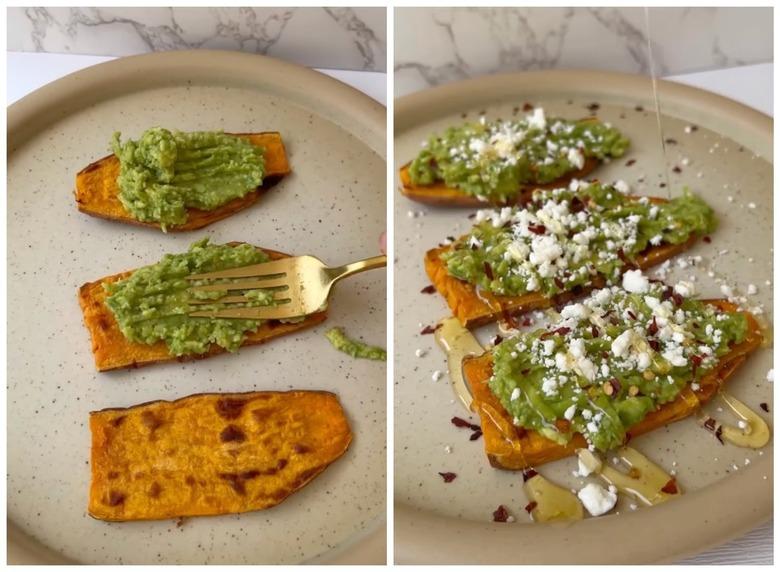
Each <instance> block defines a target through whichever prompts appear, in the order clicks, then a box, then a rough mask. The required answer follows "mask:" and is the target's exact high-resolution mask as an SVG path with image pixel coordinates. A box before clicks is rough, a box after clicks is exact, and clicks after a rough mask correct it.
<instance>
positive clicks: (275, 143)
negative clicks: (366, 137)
mask: <svg viewBox="0 0 780 572" xmlns="http://www.w3.org/2000/svg"><path fill="white" fill-rule="evenodd" d="M235 135H236V136H237V137H243V138H245V139H247V140H248V141H250V142H251V143H252V144H254V145H257V146H258V147H262V148H263V149H264V150H265V153H264V159H265V176H264V177H263V185H262V186H261V187H259V188H257V189H256V190H255V191H252V192H251V193H247V194H246V195H244V196H243V197H240V198H237V199H233V200H232V201H230V202H228V203H225V204H224V205H222V206H221V207H219V208H217V209H214V210H211V211H202V210H198V209H189V210H188V211H187V222H186V223H184V224H181V225H173V226H169V227H168V229H167V230H168V232H177V231H185V230H197V229H199V228H203V227H204V226H207V225H209V224H211V223H213V222H216V221H218V220H222V219H224V218H227V217H229V216H231V215H233V214H235V213H237V212H238V211H240V210H243V209H245V208H247V207H249V206H251V205H253V204H254V203H256V202H257V201H258V200H259V199H260V197H261V196H262V195H263V193H265V191H267V190H268V189H270V188H271V187H273V186H274V185H275V184H276V183H278V182H279V181H281V180H282V178H283V177H284V176H285V175H288V174H289V173H290V165H289V162H288V161H287V153H286V151H285V148H284V142H283V141H282V137H281V135H280V134H279V133H276V132H266V133H237V134H235ZM118 176H119V159H118V158H117V157H116V155H108V156H107V157H103V158H102V159H100V160H98V161H95V162H94V163H92V164H90V165H88V166H87V167H85V168H84V169H82V170H81V171H79V173H78V174H77V175H76V191H75V196H76V204H77V206H78V209H79V210H80V211H81V212H83V213H86V214H88V215H92V216H95V217H99V218H104V219H108V220H116V221H120V222H125V223H129V224H134V225H137V226H147V227H152V228H160V223H158V222H142V221H139V220H137V219H135V218H134V217H133V216H132V215H131V214H130V213H129V212H128V211H127V209H125V207H124V205H122V202H121V201H120V200H119V187H118V186H117V184H116V179H117V177H118Z"/></svg>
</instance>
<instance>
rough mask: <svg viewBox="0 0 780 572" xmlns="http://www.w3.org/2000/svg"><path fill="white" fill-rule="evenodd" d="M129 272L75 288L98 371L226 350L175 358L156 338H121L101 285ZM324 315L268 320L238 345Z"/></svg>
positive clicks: (296, 327) (276, 254) (314, 322)
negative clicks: (151, 340)
mask: <svg viewBox="0 0 780 572" xmlns="http://www.w3.org/2000/svg"><path fill="white" fill-rule="evenodd" d="M231 244H235V243H231ZM263 252H265V253H266V254H267V255H268V256H269V257H270V258H271V259H272V260H276V259H279V258H286V257H288V256H289V255H288V254H283V253H281V252H275V251H273V250H266V249H263ZM132 272H133V271H132V270H129V271H127V272H122V273H120V274H114V275H113V276H106V277H105V278H101V279H100V280H96V281H95V282H88V283H86V284H84V285H83V286H82V287H81V288H79V304H80V305H81V310H82V312H83V314H84V325H85V326H86V327H87V330H89V334H90V336H91V338H92V353H93V354H94V356H95V367H96V368H97V369H98V371H109V370H112V369H121V368H126V367H139V366H143V365H149V364H152V363H157V362H166V361H176V360H178V361H187V360H193V359H203V358H207V357H211V356H214V355H217V354H221V353H224V352H225V351H226V350H225V349H223V348H222V347H220V346H218V345H216V344H214V345H212V346H211V349H210V350H209V351H208V352H207V353H205V354H201V355H195V356H181V357H175V356H173V355H171V353H170V352H169V351H168V347H167V346H166V345H165V342H162V341H160V342H157V343H155V344H151V345H147V344H139V343H135V342H131V341H129V340H128V339H127V338H125V336H124V335H123V334H122V332H121V330H120V329H119V325H118V324H117V323H116V320H115V319H114V315H113V314H112V313H111V310H109V308H108V306H106V304H105V300H106V297H107V293H106V290H105V288H103V284H104V283H110V282H118V281H119V280H122V279H123V278H126V277H127V276H129V275H130V274H132ZM326 317H327V311H322V312H317V313H316V314H310V315H308V316H306V318H304V320H302V321H301V322H297V323H286V322H278V321H276V320H268V321H267V322H264V323H263V325H261V326H260V328H258V330H257V331H256V332H253V333H251V332H250V333H248V334H247V336H246V339H245V340H244V343H243V344H242V346H253V345H257V344H262V343H263V342H267V341H268V340H271V339H273V338H276V337H279V336H283V335H286V334H290V333H293V332H297V331H298V330H302V329H304V328H308V327H311V326H315V325H317V324H319V323H320V322H323V321H324V320H325V318H326Z"/></svg>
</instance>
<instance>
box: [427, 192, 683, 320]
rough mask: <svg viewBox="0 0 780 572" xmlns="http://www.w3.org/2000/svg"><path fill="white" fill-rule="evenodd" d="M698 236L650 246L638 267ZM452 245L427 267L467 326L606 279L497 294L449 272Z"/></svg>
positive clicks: (433, 253)
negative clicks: (565, 288) (560, 289)
mask: <svg viewBox="0 0 780 572" xmlns="http://www.w3.org/2000/svg"><path fill="white" fill-rule="evenodd" d="M651 200H652V202H654V203H662V202H665V201H664V199H659V198H653V199H651ZM696 239H697V237H696V236H691V238H690V239H689V240H688V241H687V242H684V243H682V244H676V245H674V244H661V245H659V246H654V247H651V248H650V249H648V250H647V251H646V252H644V253H642V254H640V255H639V256H638V257H637V267H638V268H640V269H642V270H646V269H648V268H651V267H653V266H656V265H658V264H661V263H662V262H663V261H665V260H668V259H669V258H672V257H674V256H676V255H678V254H680V253H681V252H683V251H685V250H687V249H688V248H690V247H691V246H693V244H694V243H695V242H696ZM448 248H449V247H448V246H445V247H438V248H433V249H431V250H429V251H428V252H426V253H425V271H426V272H427V273H428V277H429V278H430V279H431V282H432V283H433V285H434V286H435V287H436V290H437V291H438V292H439V294H441V295H442V296H444V299H445V300H447V304H448V305H449V307H450V309H451V310H452V314H453V315H454V316H455V317H456V318H458V319H459V320H460V323H461V324H463V326H465V327H467V328H473V327H477V326H482V325H484V324H489V323H490V322H495V321H496V320H498V319H500V318H502V317H511V316H513V315H516V314H523V313H525V312H530V311H532V310H541V309H544V308H551V307H552V306H555V305H557V304H563V303H565V302H568V301H569V300H571V299H573V298H575V297H576V296H579V295H583V294H586V293H587V292H590V291H591V290H595V289H598V288H603V287H604V285H605V282H604V281H603V280H601V279H600V278H599V277H596V278H594V280H593V284H592V285H591V286H590V287H588V288H582V289H580V290H578V291H577V292H576V293H574V292H564V293H561V294H559V295H558V296H555V297H553V298H548V297H547V296H545V295H544V294H541V293H540V292H532V293H529V294H525V295H523V296H495V295H493V294H491V293H490V292H480V293H479V294H477V290H476V288H475V287H474V285H473V284H470V283H468V282H464V281H462V280H458V279H457V278H455V277H454V276H452V275H451V274H450V273H449V272H447V267H446V266H445V264H444V262H442V260H441V259H440V255H441V254H442V253H443V252H445V251H446V250H447V249H448Z"/></svg>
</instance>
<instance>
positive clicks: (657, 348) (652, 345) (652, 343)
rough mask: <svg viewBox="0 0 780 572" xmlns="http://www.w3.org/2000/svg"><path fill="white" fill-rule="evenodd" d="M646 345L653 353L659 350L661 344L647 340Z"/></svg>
mask: <svg viewBox="0 0 780 572" xmlns="http://www.w3.org/2000/svg"><path fill="white" fill-rule="evenodd" d="M647 345H649V346H650V347H651V348H653V351H654V352H657V351H659V350H660V349H661V342H659V341H658V340H647Z"/></svg>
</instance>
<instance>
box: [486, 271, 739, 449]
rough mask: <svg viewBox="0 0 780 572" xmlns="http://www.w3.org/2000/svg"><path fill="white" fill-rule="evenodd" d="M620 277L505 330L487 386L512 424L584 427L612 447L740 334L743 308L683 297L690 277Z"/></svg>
mask: <svg viewBox="0 0 780 572" xmlns="http://www.w3.org/2000/svg"><path fill="white" fill-rule="evenodd" d="M631 286H632V288H631V289H632V290H633V291H631V292H629V291H627V290H625V289H622V288H619V287H617V286H614V287H612V288H605V289H602V290H598V291H596V292H594V293H593V294H592V295H591V296H590V297H589V298H587V299H586V300H585V301H583V302H582V303H581V304H573V305H570V306H567V307H565V308H564V309H563V311H562V313H561V316H560V320H558V321H557V322H556V323H554V324H552V325H550V326H549V327H548V328H547V329H545V330H537V331H534V332H530V333H521V334H518V335H516V336H514V337H512V338H507V339H506V340H504V341H503V342H501V343H500V344H499V345H497V346H496V348H495V349H494V351H493V362H494V366H493V376H492V378H491V379H490V381H489V386H490V389H491V391H492V392H493V393H494V394H495V395H496V397H498V399H499V400H500V401H501V404H502V405H503V406H504V408H505V409H506V410H507V411H508V412H509V413H510V415H512V416H513V417H514V423H515V425H517V426H519V427H525V428H528V429H533V430H536V431H539V432H540V433H541V434H542V435H544V436H545V437H547V438H548V439H551V440H553V441H555V442H557V443H560V444H565V443H567V442H568V441H569V440H570V439H571V438H572V435H573V434H574V433H581V434H582V435H583V436H585V438H586V439H587V440H588V442H589V444H591V445H593V446H594V447H595V448H596V449H599V450H602V451H606V450H608V449H611V448H613V447H616V446H618V445H620V444H622V443H623V442H624V441H625V437H626V429H627V428H629V427H631V426H632V425H635V424H636V423H638V422H639V421H641V420H642V419H644V417H645V416H646V415H647V414H648V413H650V412H652V411H655V410H656V409H658V407H659V406H660V405H662V404H664V403H668V402H670V401H673V400H674V399H675V398H676V397H677V396H678V395H679V393H680V392H681V391H682V389H683V388H684V387H686V386H687V385H688V384H692V386H691V387H692V389H694V390H696V389H698V387H697V382H698V380H700V379H701V378H702V377H703V376H704V375H706V374H707V372H708V371H710V370H711V369H712V368H713V367H714V366H715V365H716V363H717V361H718V358H719V357H721V356H723V355H724V354H726V353H727V352H728V351H729V346H730V345H731V344H734V343H739V342H741V341H743V340H744V338H745V336H746V334H747V320H746V318H745V316H744V314H741V313H727V312H722V311H720V310H718V309H716V308H715V307H714V306H711V305H709V304H705V303H703V302H701V301H699V300H695V299H689V298H684V297H683V296H682V295H680V294H679V292H680V291H685V292H686V294H687V293H689V290H690V284H687V283H681V284H678V286H676V287H674V288H672V287H669V286H664V285H663V284H658V283H650V282H649V281H648V280H647V279H646V278H644V277H642V276H641V275H640V274H639V272H636V275H635V276H633V280H632V284H631Z"/></svg>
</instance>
